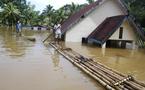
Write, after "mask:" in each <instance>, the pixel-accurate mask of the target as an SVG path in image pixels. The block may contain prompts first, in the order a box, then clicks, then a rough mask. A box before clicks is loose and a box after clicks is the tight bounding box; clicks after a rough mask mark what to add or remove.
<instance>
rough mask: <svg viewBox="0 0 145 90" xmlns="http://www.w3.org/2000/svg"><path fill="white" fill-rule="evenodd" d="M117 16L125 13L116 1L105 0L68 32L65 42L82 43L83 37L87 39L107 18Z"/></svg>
mask: <svg viewBox="0 0 145 90" xmlns="http://www.w3.org/2000/svg"><path fill="white" fill-rule="evenodd" d="M116 15H123V12H122V11H121V9H120V7H119V6H118V4H117V3H116V2H115V0H104V2H103V3H102V4H100V5H99V6H97V7H96V9H95V10H94V11H93V12H91V13H90V14H89V15H88V16H86V17H84V18H83V19H82V20H81V21H80V22H78V23H77V24H76V25H74V26H73V27H72V28H71V29H70V30H68V31H67V33H66V36H65V41H66V42H81V41H82V37H87V36H88V35H89V34H90V33H91V32H92V31H94V29H95V28H96V27H97V26H98V25H99V24H101V23H102V22H103V21H104V20H105V18H107V17H111V16H116Z"/></svg>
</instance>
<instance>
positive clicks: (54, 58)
mask: <svg viewBox="0 0 145 90" xmlns="http://www.w3.org/2000/svg"><path fill="white" fill-rule="evenodd" d="M51 58H52V61H53V65H54V67H55V68H57V67H59V61H60V60H59V53H58V52H57V51H56V50H54V52H53V54H52V55H51Z"/></svg>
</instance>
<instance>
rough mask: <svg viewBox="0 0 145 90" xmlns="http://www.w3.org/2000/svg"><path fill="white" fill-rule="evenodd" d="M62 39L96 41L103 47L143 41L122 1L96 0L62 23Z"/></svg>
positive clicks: (67, 40)
mask: <svg viewBox="0 0 145 90" xmlns="http://www.w3.org/2000/svg"><path fill="white" fill-rule="evenodd" d="M62 33H63V35H64V40H65V42H83V43H84V42H85V43H95V44H96V45H98V46H101V47H102V48H105V47H117V48H118V47H119V48H133V49H134V48H137V47H138V43H137V41H138V38H139V39H140V40H145V37H144V35H143V33H142V31H141V30H140V28H139V27H138V26H137V25H136V23H135V22H134V19H132V18H131V16H130V15H129V11H128V9H127V7H126V6H125V4H124V2H123V0H97V1H96V2H94V3H91V4H89V5H87V6H85V7H84V8H82V9H81V10H79V11H77V12H76V13H74V14H73V15H71V16H70V17H69V18H68V19H67V20H66V21H65V22H64V23H63V24H62Z"/></svg>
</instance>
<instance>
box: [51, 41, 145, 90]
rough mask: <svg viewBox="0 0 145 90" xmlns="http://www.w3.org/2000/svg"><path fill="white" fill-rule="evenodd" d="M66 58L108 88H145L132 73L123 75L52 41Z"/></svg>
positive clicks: (131, 89) (122, 89)
mask: <svg viewBox="0 0 145 90" xmlns="http://www.w3.org/2000/svg"><path fill="white" fill-rule="evenodd" d="M50 45H51V46H52V47H53V48H54V49H56V50H57V51H58V52H59V53H60V54H61V55H63V56H64V57H65V58H66V59H68V60H69V61H70V62H72V63H73V64H74V65H76V66H77V67H78V68H80V69H81V70H82V71H84V72H85V73H87V74H88V75H90V76H91V77H92V78H94V79H95V80H96V81H97V82H99V83H100V84H101V85H102V86H104V87H105V88H106V89H108V90H145V84H144V83H141V82H138V81H137V80H135V79H134V78H133V77H132V76H131V75H127V76H126V75H123V74H121V73H119V72H117V71H114V70H112V69H110V68H108V67H106V66H104V65H102V64H100V63H98V62H94V61H93V60H92V59H90V58H86V57H84V56H82V55H80V54H79V53H77V52H75V51H73V50H72V49H71V48H65V49H62V48H59V47H60V46H58V45H55V44H53V43H50Z"/></svg>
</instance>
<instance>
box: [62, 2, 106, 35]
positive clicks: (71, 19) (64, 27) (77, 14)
mask: <svg viewBox="0 0 145 90" xmlns="http://www.w3.org/2000/svg"><path fill="white" fill-rule="evenodd" d="M102 1H103V0H97V1H96V2H93V3H91V4H89V5H86V6H84V7H83V8H82V9H80V10H79V11H77V12H75V13H74V14H72V15H71V16H70V17H69V18H68V19H66V20H65V22H64V23H63V24H62V33H65V32H66V31H67V29H68V28H70V27H71V26H72V25H74V24H75V23H76V22H77V21H79V20H80V18H81V17H82V16H83V15H85V14H87V13H88V12H91V11H92V10H93V9H94V8H95V7H96V6H98V5H99V4H100V2H102Z"/></svg>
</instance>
